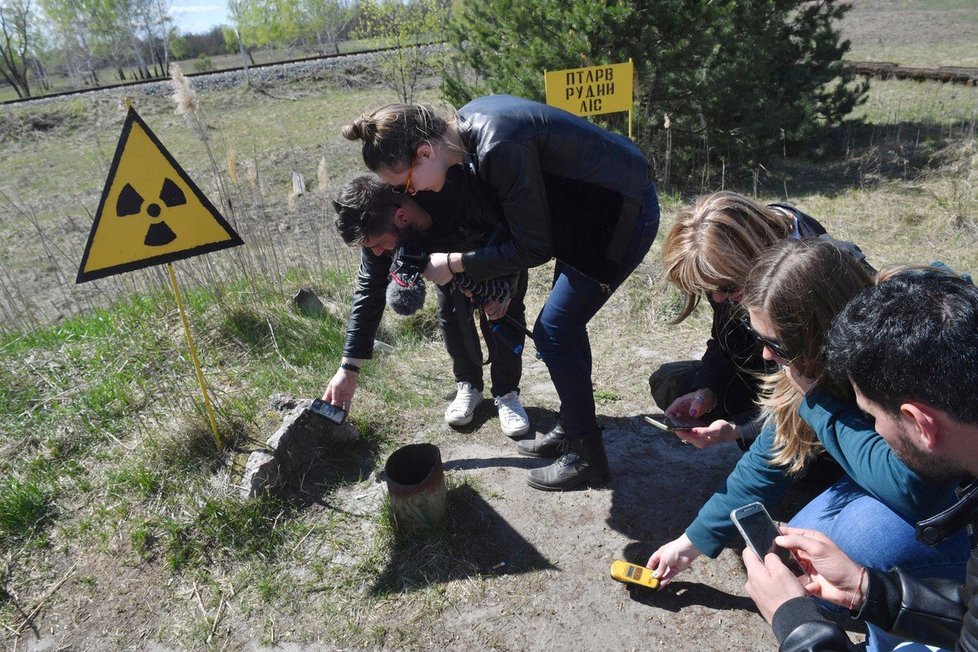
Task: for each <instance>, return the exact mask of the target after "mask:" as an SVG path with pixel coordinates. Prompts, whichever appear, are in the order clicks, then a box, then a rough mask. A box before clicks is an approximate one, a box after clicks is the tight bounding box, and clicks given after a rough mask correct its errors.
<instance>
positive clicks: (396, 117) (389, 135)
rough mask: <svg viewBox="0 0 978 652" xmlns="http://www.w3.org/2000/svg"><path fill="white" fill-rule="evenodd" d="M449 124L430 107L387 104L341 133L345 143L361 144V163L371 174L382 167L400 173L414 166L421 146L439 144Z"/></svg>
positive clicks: (363, 115)
mask: <svg viewBox="0 0 978 652" xmlns="http://www.w3.org/2000/svg"><path fill="white" fill-rule="evenodd" d="M448 124H449V122H448V120H445V119H444V118H441V117H439V116H438V114H436V113H435V111H434V109H432V108H431V107H429V106H425V105H422V104H388V105H386V106H382V107H380V108H379V109H377V110H376V111H374V112H373V113H370V114H366V113H363V114H361V115H360V117H359V118H357V119H356V120H354V121H353V122H352V123H350V124H348V125H344V126H343V130H342V133H343V137H344V138H346V139H347V140H362V141H363V151H362V153H363V162H364V163H365V164H366V166H367V167H368V168H369V169H370V170H371V171H373V172H376V171H377V169H378V168H380V167H381V166H384V167H386V168H390V169H392V170H398V171H400V170H399V168H406V167H408V166H409V165H411V163H412V162H414V158H415V156H416V154H417V151H418V147H419V146H420V145H421V144H423V143H431V142H440V141H442V140H443V139H444V135H445V132H446V131H447V129H448Z"/></svg>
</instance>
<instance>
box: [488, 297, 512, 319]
mask: <svg viewBox="0 0 978 652" xmlns="http://www.w3.org/2000/svg"><path fill="white" fill-rule="evenodd" d="M509 302H510V299H506V300H505V301H503V302H502V303H500V302H498V301H486V302H485V303H484V304H482V311H483V312H484V313H486V317H488V318H489V319H490V320H492V321H495V320H497V319H502V318H503V317H505V316H506V311H507V310H509Z"/></svg>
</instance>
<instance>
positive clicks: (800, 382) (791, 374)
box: [784, 364, 817, 394]
mask: <svg viewBox="0 0 978 652" xmlns="http://www.w3.org/2000/svg"><path fill="white" fill-rule="evenodd" d="M784 374H785V375H786V376H787V377H788V380H789V381H791V384H792V385H794V386H795V389H797V390H798V391H799V392H801V393H802V394H808V392H810V391H811V390H812V387H815V383H816V382H817V381H816V380H815V379H814V378H809V377H808V376H803V375H802V374H801V373H800V372H799V371H798V370H797V369H795V367H794V365H790V364H788V365H785V366H784Z"/></svg>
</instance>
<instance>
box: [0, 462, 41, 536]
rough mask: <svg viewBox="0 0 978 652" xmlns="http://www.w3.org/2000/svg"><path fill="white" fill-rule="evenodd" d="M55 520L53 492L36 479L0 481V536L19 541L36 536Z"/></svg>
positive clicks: (12, 478)
mask: <svg viewBox="0 0 978 652" xmlns="http://www.w3.org/2000/svg"><path fill="white" fill-rule="evenodd" d="M54 516H55V508H54V490H53V489H52V488H51V486H50V484H49V483H48V482H45V481H42V480H38V479H36V478H32V477H27V478H25V479H21V478H17V477H9V476H8V477H6V478H4V479H3V480H0V533H3V535H4V536H7V537H11V538H13V539H18V540H23V539H27V538H30V537H32V536H34V535H36V534H38V533H39V532H40V531H41V530H42V529H43V528H44V527H45V526H46V525H48V524H49V523H50V522H51V521H52V520H53V519H54Z"/></svg>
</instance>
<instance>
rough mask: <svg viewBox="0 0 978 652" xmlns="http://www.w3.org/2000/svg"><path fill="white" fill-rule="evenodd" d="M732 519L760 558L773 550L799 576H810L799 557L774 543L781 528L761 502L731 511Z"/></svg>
mask: <svg viewBox="0 0 978 652" xmlns="http://www.w3.org/2000/svg"><path fill="white" fill-rule="evenodd" d="M730 520H731V521H733V523H734V525H736V526H737V529H738V530H740V534H741V536H743V537H744V541H746V542H747V545H748V546H750V549H751V550H753V551H754V554H756V555H757V557H758V559H761V560H763V559H764V556H765V555H767V554H768V553H771V552H773V553H774V554H776V555H777V556H778V559H780V560H781V562H782V563H783V564H784V565H785V566H787V567H788V570H790V571H791V572H792V573H794V574H795V576H797V577H806V578H807V577H808V574H807V573H806V572H805V570H804V569H803V568H802V567H801V563H799V561H798V558H797V557H795V556H794V554H792V552H791V551H790V550H788V549H787V548H782V547H781V546H779V545H777V544H776V543H774V538H775V537H777V536H780V535H781V530H779V529H778V526H777V525H775V523H774V520H773V519H772V518H771V515H770V514H768V513H767V510H766V509H764V505H762V504H761V503H750V504H749V505H744V506H743V507H738V508H737V509H735V510H733V511H732V512H730Z"/></svg>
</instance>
